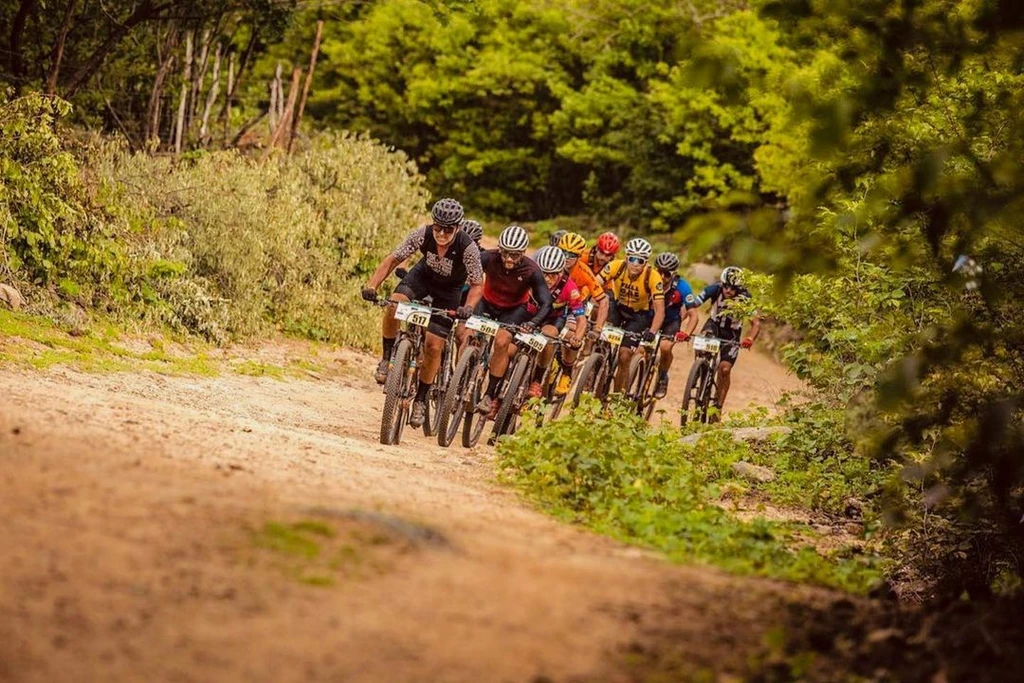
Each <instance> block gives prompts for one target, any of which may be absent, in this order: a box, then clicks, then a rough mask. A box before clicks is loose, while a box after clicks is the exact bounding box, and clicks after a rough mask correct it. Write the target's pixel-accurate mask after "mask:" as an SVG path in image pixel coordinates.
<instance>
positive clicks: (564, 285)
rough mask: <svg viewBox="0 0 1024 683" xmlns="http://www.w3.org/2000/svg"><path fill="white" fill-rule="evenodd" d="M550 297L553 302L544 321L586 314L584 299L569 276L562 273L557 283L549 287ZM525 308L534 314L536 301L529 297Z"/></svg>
mask: <svg viewBox="0 0 1024 683" xmlns="http://www.w3.org/2000/svg"><path fill="white" fill-rule="evenodd" d="M551 297H552V298H553V299H554V302H553V303H552V304H551V313H550V314H549V315H548V317H547V318H546V319H545V320H544V322H545V323H553V322H555V321H556V320H561V319H564V318H566V317H569V316H572V317H574V318H575V317H577V316H581V315H586V314H587V310H586V307H585V305H584V304H585V303H586V300H585V299H584V298H583V294H582V293H581V292H580V289H579V287H577V286H576V283H575V282H573V279H572V278H571V277H566V276H565V275H564V274H563V275H562V277H561V279H559V281H558V283H557V284H556V285H555V286H554V287H553V288H552V289H551ZM526 308H527V310H528V311H530V313H531V314H535V313H536V312H537V309H538V306H537V302H536V301H534V300H533V299H532V298H531V299H530V301H529V302H528V303H527V304H526Z"/></svg>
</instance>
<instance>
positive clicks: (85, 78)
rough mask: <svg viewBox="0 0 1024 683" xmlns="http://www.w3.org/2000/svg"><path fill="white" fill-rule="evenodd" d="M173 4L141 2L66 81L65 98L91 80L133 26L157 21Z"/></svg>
mask: <svg viewBox="0 0 1024 683" xmlns="http://www.w3.org/2000/svg"><path fill="white" fill-rule="evenodd" d="M173 5H174V3H173V2H166V3H164V4H161V5H154V4H153V0H142V2H140V3H139V4H138V5H137V6H136V8H135V11H134V12H132V13H131V14H130V15H129V16H128V18H127V19H125V21H124V23H123V24H119V25H118V26H116V27H115V28H114V30H113V31H111V32H110V35H109V36H107V39H106V40H105V41H103V43H102V44H100V45H99V46H98V47H97V48H96V49H95V50H93V52H92V54H91V55H90V56H89V58H88V59H86V60H85V61H84V62H83V63H82V65H81V66H80V67H78V69H77V70H76V71H75V73H73V74H72V75H71V78H69V79H68V83H67V86H66V87H65V88H64V95H65V97H73V96H74V95H75V93H77V92H78V91H79V90H81V89H82V87H84V86H85V84H86V83H88V82H89V79H91V78H92V76H93V74H94V73H96V70H97V69H99V68H100V65H101V64H102V63H103V60H105V59H106V58H107V55H108V54H110V51H111V50H113V49H114V47H116V46H117V44H118V43H120V42H121V40H122V39H123V38H124V37H125V36H126V35H128V32H129V31H131V30H132V29H133V28H135V26H137V25H138V24H141V23H142V22H144V21H151V20H153V19H159V18H160V16H161V14H162V13H163V11H164V10H165V9H167V8H169V7H173Z"/></svg>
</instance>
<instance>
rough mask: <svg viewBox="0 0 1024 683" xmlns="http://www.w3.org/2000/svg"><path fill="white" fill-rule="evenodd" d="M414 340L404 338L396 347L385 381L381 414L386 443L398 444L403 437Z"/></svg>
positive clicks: (383, 440) (381, 434) (381, 435)
mask: <svg viewBox="0 0 1024 683" xmlns="http://www.w3.org/2000/svg"><path fill="white" fill-rule="evenodd" d="M411 363H412V342H411V341H409V339H402V340H401V341H400V342H398V345H397V346H396V347H395V352H394V356H392V363H391V370H390V371H389V372H388V378H387V380H385V382H384V409H383V410H382V411H381V415H380V442H381V443H382V444H385V445H390V444H397V443H398V442H399V440H400V439H401V437H402V427H404V426H405V420H406V417H407V413H408V408H409V407H408V405H407V403H408V401H406V400H405V399H406V398H407V397H406V390H407V387H408V384H409V381H410V379H411V377H412V374H413V373H411V372H410V371H409V370H410V368H409V365H410V364H411Z"/></svg>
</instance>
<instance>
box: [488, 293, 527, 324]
mask: <svg viewBox="0 0 1024 683" xmlns="http://www.w3.org/2000/svg"><path fill="white" fill-rule="evenodd" d="M476 314H477V315H482V316H484V317H487V318H490V319H491V320H497V321H498V322H499V323H505V324H506V325H522V324H523V323H525V322H526V321H527V320H530V319H532V318H533V315H531V314H530V312H529V311H528V310H526V304H525V303H523V304H519V305H518V306H510V307H509V308H501V307H499V306H495V305H494V304H492V303H489V302H487V301H485V300H483V299H481V300H480V303H478V304H477V305H476Z"/></svg>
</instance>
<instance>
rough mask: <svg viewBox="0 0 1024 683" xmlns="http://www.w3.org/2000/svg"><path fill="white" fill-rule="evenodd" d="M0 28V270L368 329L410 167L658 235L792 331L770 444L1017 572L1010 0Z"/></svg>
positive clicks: (954, 549)
mask: <svg viewBox="0 0 1024 683" xmlns="http://www.w3.org/2000/svg"><path fill="white" fill-rule="evenodd" d="M0 31H2V32H3V35H2V36H0V38H2V39H3V41H2V43H0V90H3V91H5V92H6V95H5V96H4V100H3V104H2V105H0V106H2V108H3V112H2V114H3V115H2V119H0V189H2V192H3V194H2V195H0V225H2V227H3V231H4V232H3V237H4V245H5V249H4V250H3V257H4V260H3V263H2V264H0V275H3V276H4V277H5V278H8V279H10V280H12V281H14V282H16V283H18V284H20V285H22V286H23V287H31V288H37V289H38V290H39V291H40V292H43V293H45V294H46V296H49V297H50V298H51V300H52V301H56V302H58V304H59V305H67V304H74V305H78V306H81V307H84V308H88V309H90V310H94V309H101V310H103V311H105V312H106V313H109V314H112V315H120V316H122V317H123V318H125V319H131V320H135V321H138V320H140V319H153V320H157V321H160V322H162V323H165V324H171V325H173V326H175V327H177V328H179V329H181V330H184V331H186V332H188V333H193V334H202V335H205V336H207V337H209V338H211V339H214V340H224V339H229V338H233V337H237V336H244V335H247V334H256V333H259V332H260V331H262V330H266V329H269V328H270V327H271V326H275V325H276V327H277V328H278V329H284V330H285V331H289V332H294V333H298V334H304V335H308V336H313V337H316V338H325V339H334V340H340V341H344V342H346V343H353V344H362V345H369V344H372V343H373V340H372V339H368V338H366V337H365V336H360V332H359V330H360V329H363V326H362V324H361V323H362V322H364V321H365V320H368V319H369V318H364V317H360V316H366V315H367V313H366V312H365V311H363V310H362V309H359V308H358V306H357V304H356V303H355V302H356V291H357V288H356V286H355V283H356V282H357V281H358V279H359V278H360V277H361V276H362V275H365V273H366V272H368V269H370V268H372V265H373V264H374V262H375V259H376V258H377V257H379V255H380V253H381V250H382V249H386V248H387V246H388V243H390V241H392V240H393V239H395V238H396V237H397V235H398V234H400V233H401V232H402V231H403V230H404V229H406V228H407V227H408V226H409V225H411V224H412V223H413V221H414V220H415V216H416V215H417V214H418V213H419V212H422V210H423V209H424V207H425V204H426V201H427V197H428V196H429V195H452V196H456V197H459V198H460V199H462V200H463V201H464V203H465V204H466V206H467V207H468V208H469V210H470V212H471V213H472V214H473V215H476V216H478V217H481V218H488V219H493V220H517V221H540V220H549V221H550V220H556V221H560V222H561V223H563V224H567V225H568V224H572V225H583V226H593V227H595V228H600V229H604V228H612V229H617V230H622V231H625V232H629V233H640V234H659V235H664V237H665V239H666V240H672V241H673V243H675V244H678V245H679V247H680V249H685V250H686V254H687V255H688V257H689V258H691V259H696V258H698V257H702V256H705V255H707V254H709V253H713V254H714V255H716V256H717V257H719V258H728V259H730V260H731V261H733V262H735V263H737V264H739V265H742V266H745V267H747V268H749V269H751V272H752V275H751V281H752V286H753V287H754V288H755V290H756V293H757V295H758V299H759V305H760V306H761V310H762V312H764V313H766V314H767V315H769V316H771V317H773V318H774V319H775V320H777V321H779V322H780V323H787V324H788V325H789V326H791V327H792V328H793V329H794V330H796V339H795V340H793V341H791V342H789V343H788V344H787V345H786V346H785V347H783V348H782V349H781V354H782V355H783V357H784V358H785V359H786V360H787V361H788V362H789V363H790V364H791V365H792V366H793V367H794V368H795V370H796V371H797V372H798V373H800V375H801V376H802V377H804V378H805V379H807V380H808V381H809V382H811V383H812V384H813V385H814V386H815V387H816V388H817V389H818V390H819V391H820V392H821V403H820V405H818V406H816V408H815V412H814V413H813V415H814V417H813V418H808V416H807V413H806V412H804V413H802V414H801V416H800V418H799V419H800V420H801V423H800V424H801V425H803V427H804V428H806V430H808V431H807V433H808V434H810V435H811V436H809V437H808V439H809V440H808V441H807V442H806V443H804V451H805V456H806V462H805V463H804V465H803V466H804V468H805V469H807V468H810V469H809V470H807V471H810V472H813V474H814V476H815V477H817V478H819V479H820V478H824V479H828V478H830V477H831V479H830V481H832V482H833V485H834V486H835V487H840V488H839V490H845V489H842V488H841V487H842V486H843V485H844V482H845V485H847V486H848V487H853V484H852V483H851V482H854V481H855V483H856V487H855V488H856V490H855V491H854V492H855V493H857V494H858V495H859V496H860V497H862V498H866V499H867V500H869V501H870V503H871V505H873V506H874V508H875V509H876V510H877V511H878V516H879V518H880V519H883V518H884V519H885V520H886V521H888V522H890V523H892V524H894V525H896V527H897V528H900V529H902V532H901V533H899V534H893V535H891V536H889V537H888V542H890V544H891V545H890V552H889V556H890V558H891V560H892V565H891V569H890V575H891V576H894V577H902V578H904V579H907V580H906V581H905V585H913V586H916V588H914V589H913V590H914V591H917V592H919V593H920V594H921V595H927V596H936V595H945V596H950V595H952V596H956V595H960V594H961V593H963V592H964V591H967V593H969V594H971V595H973V596H978V597H981V596H986V595H989V594H991V592H992V591H993V590H995V591H997V592H1000V591H1001V592H1007V591H1012V590H1015V589H1016V588H1018V587H1019V586H1020V580H1021V577H1022V576H1024V523H1022V522H1024V422H1022V408H1024V406H1022V398H1024V396H1022V389H1021V387H1024V353H1022V350H1024V349H1022V347H1024V314H1022V311H1021V307H1020V303H1019V302H1020V301H1021V300H1022V297H1024V278H1022V277H1021V275H1020V273H1021V266H1022V264H1024V240H1022V234H1024V231H1022V230H1021V224H1020V216H1021V215H1022V214H1024V168H1022V166H1021V165H1022V160H1024V113H1022V112H1024V106H1022V105H1024V10H1022V9H1021V8H1020V7H1019V6H1018V3H1016V2H1014V1H1012V0H861V1H857V2H853V1H851V2H839V1H833V2H824V1H821V2H818V1H808V0H654V1H647V0H645V1H644V2H639V1H637V0H593V1H588V2H583V1H582V0H521V1H520V0H479V1H476V2H469V1H466V2H440V0H438V1H431V2H423V1H421V0H379V1H377V2H331V1H329V0H323V1H311V2H300V1H298V0H294V1H288V0H210V1H206V2H189V1H183V2H160V1H158V0H136V1H131V2H130V1H127V0H107V1H104V2H98V1H95V0H54V1H52V2H50V1H44V0H19V1H18V2H8V3H4V4H3V5H0ZM343 131H352V133H349V132H343ZM363 133H368V134H369V137H367V136H364V135H362V134H363ZM374 141H379V142H380V143H383V146H381V145H380V144H377V143H376V142H374ZM389 150H398V151H389ZM352 187H358V188H361V189H360V191H359V192H360V193H361V194H359V193H356V194H355V195H354V194H353V193H352V191H351V188H352ZM342 188H348V189H347V190H346V192H348V194H346V195H344V196H342V195H341V194H339V192H340V191H341V189H342ZM353 196H358V197H360V199H358V200H353V199H352V197H353ZM254 226H258V227H254ZM339 273H340V274H339ZM837 454H844V455H843V457H838V456H837ZM849 454H856V457H855V458H849V459H847V457H846V456H847V455H849ZM851 463H854V464H851ZM864 463H870V465H864ZM867 470H870V471H869V472H868V471H867ZM834 493H835V492H834V491H833V494H834ZM842 503H843V501H842V496H836V495H824V496H821V497H820V498H819V499H816V500H815V501H813V504H814V505H819V506H822V507H823V508H828V507H829V506H840V505H842Z"/></svg>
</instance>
